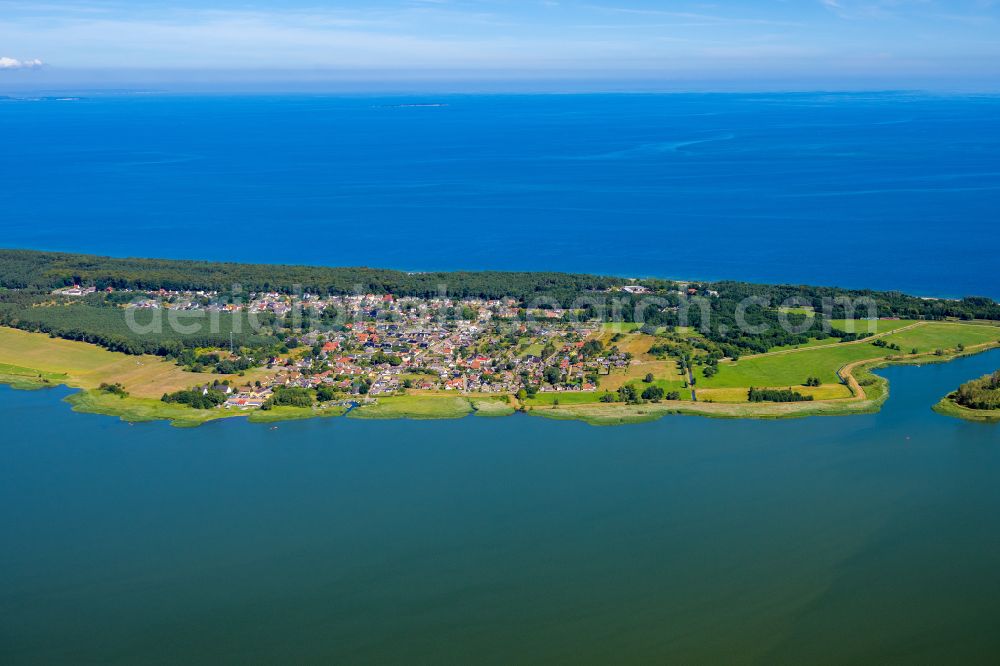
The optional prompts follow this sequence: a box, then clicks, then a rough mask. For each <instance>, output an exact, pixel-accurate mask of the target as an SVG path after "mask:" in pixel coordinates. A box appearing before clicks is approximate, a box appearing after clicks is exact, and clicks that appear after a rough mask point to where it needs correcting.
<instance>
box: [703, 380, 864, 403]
mask: <svg viewBox="0 0 1000 666" xmlns="http://www.w3.org/2000/svg"><path fill="white" fill-rule="evenodd" d="M792 389H794V390H795V391H798V392H799V393H801V394H802V395H811V396H812V397H813V400H839V399H841V398H850V397H851V389H849V388H847V386H845V385H843V384H824V385H822V386H793V387H792ZM698 400H701V401H703V402H726V403H739V402H748V400H747V389H745V388H714V389H701V390H699V391H698Z"/></svg>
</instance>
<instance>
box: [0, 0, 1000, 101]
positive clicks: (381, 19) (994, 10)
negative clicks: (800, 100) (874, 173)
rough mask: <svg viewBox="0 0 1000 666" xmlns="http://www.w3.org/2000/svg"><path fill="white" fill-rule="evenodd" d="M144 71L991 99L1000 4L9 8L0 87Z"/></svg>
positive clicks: (510, 1)
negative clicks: (906, 91) (982, 90)
mask: <svg viewBox="0 0 1000 666" xmlns="http://www.w3.org/2000/svg"><path fill="white" fill-rule="evenodd" d="M40 63H44V64H40ZM144 70H146V71H150V70H159V71H173V72H182V73H183V72H187V73H189V74H190V75H192V76H195V75H199V74H200V75H205V73H207V72H212V73H213V74H212V75H213V76H220V77H224V76H226V75H227V74H226V73H227V72H228V74H229V75H230V76H236V77H238V76H240V75H251V74H253V75H261V76H271V77H273V78H276V79H280V78H281V77H294V76H296V75H297V74H296V73H298V75H305V74H306V73H308V75H310V76H317V75H322V76H330V77H333V78H336V77H344V78H351V77H358V78H365V77H389V78H393V79H395V80H405V79H408V78H412V79H419V78H422V77H424V78H433V77H443V78H448V77H452V78H466V79H470V80H471V79H477V78H478V79H491V78H506V79H517V78H526V79H531V78H546V77H550V78H559V77H562V78H571V79H573V78H575V79H587V78H592V79H601V80H623V81H625V80H639V79H649V80H662V81H699V80H705V81H712V80H737V81H739V80H742V81H765V80H766V81H771V80H774V81H780V80H786V81H797V82H806V83H807V82H810V81H814V82H816V84H817V85H821V84H823V83H824V82H827V81H848V82H849V81H851V80H857V81H868V82H872V83H874V84H877V85H884V86H892V85H893V84H895V83H898V84H899V85H912V84H918V83H919V82H920V81H928V82H938V83H939V84H942V85H947V84H948V82H959V81H979V82H986V83H987V84H990V85H991V84H992V83H994V82H997V81H1000V0H755V1H750V0H734V1H729V2H671V1H669V0H661V1H660V2H653V1H651V0H624V1H619V2H611V1H603V0H591V1H576V0H367V1H355V0H344V1H340V2H329V1H327V2H323V1H321V0H315V1H313V2H308V1H306V0H290V1H282V2H277V1H260V2H236V1H233V0H203V1H201V2H192V1H182V2H145V1H141V0H130V1H129V2H116V1H109V2H103V1H84V0H75V1H71V0H0V85H2V84H3V78H4V77H5V76H6V77H16V78H17V80H18V81H24V80H29V79H30V78H31V77H38V78H45V79H47V80H48V79H52V78H53V77H56V78H58V77H60V76H61V77H64V78H65V77H72V76H73V75H74V73H82V72H91V73H93V72H95V71H105V72H111V71H114V72H119V73H122V72H124V73H129V72H131V73H133V75H134V76H135V77H137V78H141V77H140V75H139V72H141V71H144ZM8 80H13V78H8Z"/></svg>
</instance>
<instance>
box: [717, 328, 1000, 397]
mask: <svg viewBox="0 0 1000 666" xmlns="http://www.w3.org/2000/svg"><path fill="white" fill-rule="evenodd" d="M879 323H880V324H881V323H883V322H879ZM884 323H886V324H889V325H896V326H893V327H892V328H891V329H890V330H895V329H898V328H902V326H905V325H907V324H906V323H904V322H884ZM910 323H912V322H910ZM897 324H898V325H897ZM882 339H883V340H885V342H886V344H892V343H895V344H898V345H899V346H900V348H901V351H900V352H895V351H891V350H888V349H886V348H885V347H875V346H874V345H873V344H872V343H871V342H869V341H861V342H856V343H837V344H836V345H835V346H832V347H823V348H818V349H804V350H803V351H794V352H789V353H783V354H764V355H761V356H754V357H748V358H744V359H740V360H739V361H736V362H735V363H720V364H719V373H718V374H717V375H715V376H714V377H712V378H710V379H706V378H704V377H698V383H697V387H698V388H734V387H746V386H794V385H797V384H802V383H804V382H805V381H806V379H807V378H808V377H819V379H820V381H821V382H823V383H824V384H831V383H837V382H839V381H840V379H839V377H838V376H837V370H838V369H840V368H841V367H843V366H844V365H846V364H847V363H851V362H853V361H861V360H866V359H877V358H880V357H884V356H887V355H890V354H899V353H904V354H908V353H910V351H911V349H913V348H914V347H915V348H917V350H918V351H919V352H921V353H927V352H933V351H934V350H935V349H939V348H940V349H944V350H953V349H955V347H956V346H957V345H958V344H960V343H961V344H964V345H965V346H967V347H969V346H974V345H979V344H983V343H988V342H996V341H997V340H998V339H1000V327H995V326H981V325H971V324H958V323H938V322H929V323H922V324H920V325H919V326H916V327H914V328H911V329H907V330H905V331H900V332H898V333H891V334H889V335H886V336H884V337H883V338H882Z"/></svg>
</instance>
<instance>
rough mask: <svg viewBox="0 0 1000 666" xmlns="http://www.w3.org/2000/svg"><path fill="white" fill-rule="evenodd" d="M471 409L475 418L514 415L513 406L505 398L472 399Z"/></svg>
mask: <svg viewBox="0 0 1000 666" xmlns="http://www.w3.org/2000/svg"><path fill="white" fill-rule="evenodd" d="M472 408H473V410H475V415H476V416H510V415H511V414H513V413H514V411H515V410H514V405H512V404H511V402H510V400H509V399H508V398H507V397H506V396H503V397H497V398H472Z"/></svg>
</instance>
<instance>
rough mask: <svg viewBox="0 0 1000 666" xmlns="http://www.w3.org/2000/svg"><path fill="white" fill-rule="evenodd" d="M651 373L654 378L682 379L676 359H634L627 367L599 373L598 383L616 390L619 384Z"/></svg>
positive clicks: (603, 387) (636, 379) (639, 378)
mask: <svg viewBox="0 0 1000 666" xmlns="http://www.w3.org/2000/svg"><path fill="white" fill-rule="evenodd" d="M650 372H651V373H653V377H654V378H655V379H665V380H667V381H683V380H684V375H682V374H681V372H680V371H679V370H678V369H677V361H675V360H673V359H670V360H667V361H634V362H633V363H632V365H630V366H629V367H628V369H624V368H618V369H614V370H612V371H611V374H610V375H601V376H600V381H599V385H600V387H601V389H602V390H604V389H607V390H609V391H617V390H618V387H619V386H622V385H623V384H628V383H629V382H634V381H638V380H641V379H642V378H643V377H645V376H646V374H647V373H650Z"/></svg>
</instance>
